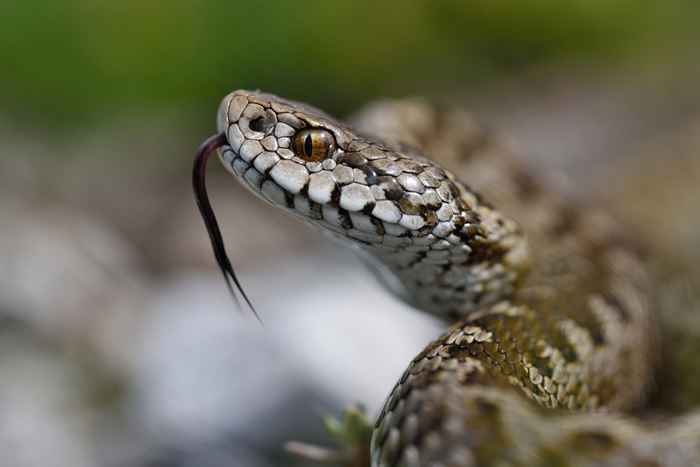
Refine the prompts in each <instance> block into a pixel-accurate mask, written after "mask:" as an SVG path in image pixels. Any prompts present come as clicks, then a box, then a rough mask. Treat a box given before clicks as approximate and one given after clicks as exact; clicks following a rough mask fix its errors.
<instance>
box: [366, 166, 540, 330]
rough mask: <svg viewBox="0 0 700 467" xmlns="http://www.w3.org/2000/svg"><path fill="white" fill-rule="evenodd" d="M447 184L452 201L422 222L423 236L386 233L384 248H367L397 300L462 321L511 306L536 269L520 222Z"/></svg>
mask: <svg viewBox="0 0 700 467" xmlns="http://www.w3.org/2000/svg"><path fill="white" fill-rule="evenodd" d="M446 176H447V178H448V180H449V186H450V188H451V189H450V193H451V195H452V196H451V197H447V199H446V200H444V202H443V203H442V204H441V205H440V207H439V208H438V209H437V210H436V211H435V212H434V213H433V212H428V213H426V214H424V215H423V216H422V217H421V221H422V222H425V224H426V227H425V228H424V229H423V230H414V231H412V232H410V234H406V232H405V231H404V232H397V233H398V235H396V236H389V234H390V232H385V236H384V241H383V243H382V244H374V243H363V244H361V246H362V249H363V250H364V251H365V252H366V253H367V254H368V256H370V258H371V261H370V264H371V265H373V266H374V269H375V271H376V272H377V273H378V276H379V277H380V279H381V280H382V282H383V283H384V285H386V286H388V288H389V289H390V290H392V291H393V292H394V294H395V295H397V296H398V297H399V298H401V299H402V300H403V301H405V302H407V303H408V304H409V305H411V306H413V307H415V308H417V309H420V310H423V311H427V312H429V313H432V314H434V315H437V316H439V317H443V318H456V317H461V316H466V315H468V314H469V313H471V312H473V311H474V310H476V309H478V308H480V307H482V306H486V305H490V304H494V303H497V302H499V301H502V300H504V299H508V298H509V297H510V296H511V295H512V294H513V293H514V291H515V289H516V288H517V285H518V283H519V282H520V281H521V280H522V278H523V277H524V275H525V273H526V271H527V270H528V268H529V254H528V245H527V242H526V240H525V237H524V236H523V235H522V233H521V230H520V227H519V225H518V224H517V223H516V222H515V221H513V220H511V219H509V218H506V217H505V216H503V215H502V214H501V213H499V212H497V211H495V210H494V209H492V208H490V207H489V206H488V205H486V204H485V203H483V202H482V201H481V199H480V198H479V197H478V196H477V195H476V194H475V193H474V192H472V191H471V190H470V189H468V188H467V187H466V185H464V184H462V183H461V182H459V181H457V180H455V179H454V177H453V176H452V175H451V174H449V173H446ZM431 217H434V219H432V218H431ZM387 239H389V240H388V241H387Z"/></svg>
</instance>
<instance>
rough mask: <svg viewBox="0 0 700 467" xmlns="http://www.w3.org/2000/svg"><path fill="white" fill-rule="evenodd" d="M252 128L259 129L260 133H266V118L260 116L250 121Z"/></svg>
mask: <svg viewBox="0 0 700 467" xmlns="http://www.w3.org/2000/svg"><path fill="white" fill-rule="evenodd" d="M250 129H251V130H253V131H258V132H260V133H265V118H264V117H258V118H256V119H254V120H251V121H250Z"/></svg>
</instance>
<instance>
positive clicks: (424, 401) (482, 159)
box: [193, 90, 700, 467]
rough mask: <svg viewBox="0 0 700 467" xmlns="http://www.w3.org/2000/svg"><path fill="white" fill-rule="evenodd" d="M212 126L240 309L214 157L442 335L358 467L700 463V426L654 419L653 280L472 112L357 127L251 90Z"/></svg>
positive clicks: (640, 251) (393, 110)
mask: <svg viewBox="0 0 700 467" xmlns="http://www.w3.org/2000/svg"><path fill="white" fill-rule="evenodd" d="M216 121H217V133H216V134H215V135H214V136H212V137H211V138H210V139H208V140H207V141H206V142H205V143H204V144H203V145H202V146H201V147H200V150H199V152H198V155H197V158H196V159H195V169H194V173H193V183H194V188H195V192H196V194H197V201H198V203H199V207H200V210H201V212H202V215H203V217H204V220H205V223H206V225H207V228H208V231H209V234H210V237H211V241H212V244H213V247H214V252H215V255H216V259H217V262H218V264H219V266H220V267H221V270H222V272H223V273H224V276H225V278H226V280H227V284H228V286H229V289H230V290H231V292H232V294H233V292H234V289H236V290H237V291H238V292H239V293H241V294H242V296H243V298H244V300H245V302H246V304H247V305H248V306H249V307H250V308H251V309H253V306H252V303H251V302H250V300H249V299H248V297H247V296H246V295H245V293H244V292H243V289H242V287H241V285H240V282H239V281H238V278H237V277H236V275H235V273H234V271H233V267H232V266H231V263H230V261H229V259H228V257H227V256H226V253H225V250H224V248H223V239H222V235H221V232H220V230H219V227H218V225H217V223H216V219H215V217H214V215H213V211H212V209H211V206H210V204H209V201H208V198H207V195H206V188H205V187H204V166H205V163H206V160H207V156H208V154H209V153H211V152H213V151H214V150H217V151H218V154H219V158H220V160H221V162H222V163H223V165H224V166H225V168H226V169H227V170H228V171H229V172H230V173H231V174H232V175H233V176H234V177H235V179H236V180H238V181H239V182H240V183H241V184H242V185H243V186H244V187H246V188H247V189H248V190H249V191H250V192H252V193H253V194H254V195H256V196H257V197H258V198H260V199H262V200H264V201H265V202H266V203H268V204H270V205H272V206H274V207H275V208H277V209H280V210H283V211H285V212H287V213H290V214H292V215H293V216H294V217H297V218H299V219H301V220H303V221H304V222H306V223H308V224H311V225H313V226H314V227H316V228H318V229H320V230H321V231H322V232H325V233H326V234H328V235H329V236H331V237H332V238H334V239H336V240H337V241H339V243H340V244H343V245H345V246H348V247H350V248H352V249H354V250H355V251H356V252H357V253H358V254H359V255H360V257H361V258H363V260H364V261H365V262H366V263H367V264H368V266H369V271H371V273H372V274H373V275H374V277H375V278H376V280H377V282H378V283H380V284H382V285H383V286H384V287H385V288H386V289H387V290H388V291H389V292H390V293H392V294H393V295H395V296H396V297H397V298H398V299H399V300H402V301H403V302H405V303H406V304H407V305H408V306H410V307H412V308H415V309H417V310H421V311H423V312H426V313H430V314H432V315H433V316H435V317H437V318H438V319H440V320H442V321H443V322H444V323H445V329H446V330H445V331H444V333H443V334H442V335H441V336H439V337H437V338H436V339H435V340H434V341H433V342H431V343H429V344H428V345H427V346H426V347H425V348H424V349H423V350H422V351H420V353H418V355H417V356H416V357H415V358H414V359H413V360H412V361H411V362H410V363H409V364H408V367H407V368H406V370H405V372H404V373H403V374H402V376H401V377H400V379H399V380H398V382H397V383H396V384H395V386H394V388H393V389H392V390H391V392H390V394H389V395H388V396H387V398H386V402H385V403H384V405H383V408H382V409H381V411H380V413H379V415H378V417H377V419H376V422H375V423H374V424H373V426H372V427H371V430H370V431H371V439H368V440H367V446H364V447H363V448H364V449H359V450H356V451H355V452H356V453H360V454H357V456H358V457H357V458H356V459H354V460H350V461H348V464H347V465H353V466H355V465H357V466H360V465H362V466H367V465H371V466H372V467H399V466H401V467H472V466H499V467H501V466H541V467H568V466H587V467H593V466H611V467H612V466H619V467H627V466H630V467H631V466H643V467H675V466H692V465H700V411H694V410H688V411H687V413H684V414H682V415H678V416H674V417H654V416H644V411H643V409H644V406H645V403H646V402H647V400H648V398H649V395H650V392H652V391H653V388H654V387H655V386H658V385H659V384H663V382H658V381H655V375H656V374H658V367H659V366H660V365H661V361H662V359H661V357H660V354H661V352H660V350H659V347H660V338H659V330H658V329H659V325H658V316H657V313H656V312H655V310H656V301H655V292H654V283H655V279H654V277H653V274H652V273H651V272H650V271H649V268H648V266H647V259H646V256H647V254H648V253H647V251H646V250H645V248H644V245H643V244H642V242H640V241H639V240H638V239H637V238H635V236H634V235H633V234H630V232H629V231H628V230H626V229H625V227H624V226H623V225H621V223H620V222H619V221H617V220H616V218H615V217H614V216H612V215H611V214H609V213H608V212H606V211H605V210H604V209H600V208H599V207H595V206H589V205H586V204H585V203H578V202H574V201H572V200H570V199H568V198H565V197H562V196H558V195H556V194H554V193H552V190H551V189H550V188H549V187H548V186H547V184H546V183H544V182H543V181H542V180H541V179H540V178H538V177H537V176H535V174H533V171H532V170H531V169H530V168H529V167H527V166H526V165H525V164H523V163H522V162H520V161H519V160H517V158H514V157H512V155H510V152H509V148H508V147H507V146H506V145H505V144H504V143H501V142H500V141H498V140H497V139H496V138H493V137H492V136H491V135H490V134H489V132H487V131H484V130H483V129H481V128H480V126H479V125H478V124H477V123H476V122H475V120H474V118H473V117H472V116H471V115H470V114H469V113H467V112H466V111H464V110H462V109H460V108H456V107H446V106H441V105H435V104H430V103H428V102H426V101H423V100H420V99H396V100H381V101H377V102H375V103H372V104H370V105H368V106H367V107H365V108H364V109H363V110H361V111H359V112H358V113H357V114H356V115H355V116H354V117H352V118H351V119H349V120H348V121H347V122H345V121H341V120H339V119H336V118H334V117H332V116H330V115H328V114H327V113H325V112H324V111H322V110H320V109H317V108H315V107H313V106H311V105H309V104H305V103H301V102H296V101H292V100H288V99H285V98H282V97H278V96H275V95H272V94H268V93H264V92H261V91H246V90H237V91H234V92H232V93H230V94H228V95H227V96H226V97H225V98H224V99H223V100H222V102H221V104H220V107H219V110H218V112H217V118H216ZM234 296H235V294H234ZM253 311H254V310H253ZM386 332H392V331H391V329H388V330H387V331H386Z"/></svg>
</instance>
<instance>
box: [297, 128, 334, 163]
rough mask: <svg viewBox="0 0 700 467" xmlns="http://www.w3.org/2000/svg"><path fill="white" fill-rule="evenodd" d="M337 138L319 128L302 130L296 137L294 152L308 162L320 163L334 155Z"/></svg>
mask: <svg viewBox="0 0 700 467" xmlns="http://www.w3.org/2000/svg"><path fill="white" fill-rule="evenodd" d="M333 151H335V138H333V135H332V134H331V132H330V131H327V130H321V129H319V128H311V129H306V130H301V131H300V132H299V133H297V134H296V136H294V152H295V153H296V155H297V156H299V157H301V158H302V159H304V160H305V161H308V162H319V161H322V160H324V159H325V158H327V157H328V156H330V155H332V154H333Z"/></svg>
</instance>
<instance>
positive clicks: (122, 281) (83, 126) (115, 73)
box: [0, 0, 700, 467]
mask: <svg viewBox="0 0 700 467" xmlns="http://www.w3.org/2000/svg"><path fill="white" fill-rule="evenodd" d="M406 5H407V4H406V3H405V2H402V1H399V0H393V1H386V2H369V1H350V0H338V1H334V2H321V1H309V2H286V1H280V2H275V1H270V2H264V3H260V2H257V3H256V2H242V1H235V0H234V1H231V0H229V1H220V0H198V1H185V0H175V1H171V2H167V3H163V2H154V1H143V0H140V1H136V0H124V1H121V2H107V1H102V0H64V1H49V0H27V1H22V2H19V1H4V2H2V4H0V26H1V27H0V63H2V72H1V73H0V465H2V466H3V467H35V466H36V467H117V466H119V467H122V466H124V467H147V466H148V467H150V466H154V467H155V466H157V467H190V466H192V467H194V466H197V467H200V466H202V467H219V466H222V467H223V466H227V467H228V466H243V467H267V466H283V465H301V464H299V463H296V464H294V463H293V462H294V461H292V460H290V459H289V458H288V456H286V455H285V454H284V452H283V451H282V449H281V446H282V443H283V442H284V441H285V440H288V439H299V440H304V441H309V442H318V443H324V442H327V441H328V440H327V439H326V438H325V435H324V434H323V432H322V430H321V423H320V422H319V418H320V417H321V416H323V415H326V414H336V413H338V412H339V411H340V410H341V409H342V407H344V406H345V405H348V404H351V403H354V402H362V403H364V404H366V406H367V408H368V410H369V412H370V413H374V412H376V410H377V409H378V407H379V406H380V405H381V403H382V402H383V397H384V396H385V395H386V394H387V393H388V391H389V389H390V388H391V386H392V385H393V383H394V381H395V380H396V378H397V377H398V376H399V375H400V373H401V372H402V370H403V368H404V366H405V365H406V364H407V362H408V361H409V359H410V358H411V357H412V356H413V355H414V354H415V353H417V352H418V351H419V350H420V349H421V348H422V347H423V345H424V344H425V343H426V342H427V341H428V340H429V339H431V338H432V337H434V336H436V335H437V333H438V332H439V330H440V325H439V324H438V323H436V322H434V321H432V320H431V319H429V318H427V317H424V316H422V315H420V314H418V313H417V312H415V311H412V310H408V309H406V307H405V306H404V305H402V304H400V303H398V302H396V301H395V300H394V299H393V298H391V297H389V296H387V294H386V293H385V292H384V291H383V290H381V289H380V288H379V286H378V285H376V284H375V283H374V281H373V278H372V276H371V275H368V274H367V273H366V272H365V270H364V269H363V267H362V265H361V264H360V262H359V261H358V260H357V259H356V258H355V257H354V256H353V255H351V254H350V253H348V252H345V251H337V250H336V248H335V246H334V245H330V244H329V243H327V241H326V240H325V239H323V238H321V237H320V236H319V234H317V233H316V232H315V231H312V230H310V229H308V228H306V227H305V226H302V225H300V224H299V223H297V222H296V221H293V220H291V219H288V218H286V217H284V216H282V215H280V214H278V213H277V212H274V211H272V210H271V209H269V208H267V207H266V206H263V205H262V204H261V203H260V202H258V201H257V200H254V199H253V198H252V197H251V196H250V195H248V194H247V193H245V192H244V191H243V190H242V189H241V188H240V187H239V186H237V185H236V183H235V181H233V179H232V178H231V177H230V176H228V175H227V174H226V173H225V172H224V171H223V170H222V169H221V168H220V167H219V166H218V165H216V164H212V167H210V171H209V172H210V173H209V180H210V195H211V198H212V203H213V204H214V206H215V209H216V211H217V213H218V215H219V216H220V221H221V224H222V227H223V230H224V235H225V238H226V240H227V243H228V247H229V251H230V255H231V257H232V259H233V261H234V263H235V265H236V267H237V270H238V271H239V274H240V277H241V279H242V281H243V283H244V285H245V286H246V288H247V290H248V293H249V295H250V296H251V297H252V299H253V301H254V302H255V304H256V305H257V309H258V310H259V312H260V313H261V314H262V316H263V319H264V321H265V326H264V327H261V326H260V325H259V324H258V323H257V322H256V321H255V320H254V319H252V317H251V316H249V315H247V314H241V313H238V312H237V311H236V309H235V307H234V306H233V304H232V303H231V301H230V298H229V297H228V296H227V293H226V289H225V287H224V284H223V281H222V279H221V277H220V275H219V272H218V271H217V269H216V267H215V264H214V260H213V257H212V254H211V251H210V247H209V243H208V238H207V235H206V233H205V230H204V227H203V225H202V223H201V221H200V219H199V216H198V214H197V212H196V208H195V205H194V202H193V197H192V193H191V188H190V169H191V160H192V156H193V153H194V150H195V148H196V147H197V145H198V143H199V142H200V141H201V140H202V139H203V138H204V137H206V136H208V134H210V133H211V132H212V131H213V128H214V113H215V111H216V107H217V105H218V101H219V99H220V98H221V97H222V96H223V95H225V94H226V93H227V92H229V91H230V90H232V89H235V88H262V89H265V90H268V91H271V92H274V93H278V94H281V95H285V96H289V97H293V98H296V99H301V100H307V101H309V102H311V103H313V104H315V105H317V106H319V107H322V108H324V109H326V110H328V111H329V112H331V113H335V114H339V115H346V114H347V113H348V112H350V111H351V110H353V109H355V108H357V107H358V106H359V105H361V104H362V103H363V102H367V101H369V100H371V99H373V98H377V97H386V96H389V97H394V96H395V97H398V96H405V95H421V96H427V97H429V98H432V99H436V100H438V101H442V102H449V103H452V104H461V105H464V106H465V107H466V108H467V109H469V110H471V111H474V112H475V113H476V114H477V115H479V116H480V118H481V120H482V121H483V122H484V123H485V124H486V125H488V126H489V127H490V128H492V129H493V130H494V131H496V132H498V133H500V134H503V135H504V137H506V138H507V139H509V140H510V141H511V142H512V143H513V145H514V146H515V147H516V148H517V149H518V151H519V153H520V154H521V155H522V156H523V157H524V158H526V159H529V160H530V161H531V163H533V164H537V165H538V166H540V167H542V168H543V172H546V173H547V174H548V176H550V178H551V181H552V183H553V184H554V185H555V186H557V187H558V188H559V189H561V191H562V192H563V193H564V194H565V195H567V196H572V197H580V198H584V199H592V200H596V201H597V202H605V203H607V204H609V205H610V206H611V208H612V209H614V210H615V212H617V213H618V215H619V216H620V218H623V219H625V220H626V221H627V222H629V223H630V225H632V226H634V228H635V229H637V231H638V232H639V235H640V236H643V237H645V238H648V239H650V241H651V242H653V243H655V244H656V245H657V246H658V247H659V251H661V253H660V254H659V256H660V257H661V258H663V259H664V261H666V263H667V266H666V271H670V274H676V273H677V274H690V275H692V274H693V273H692V272H687V270H685V269H683V267H681V266H678V267H677V269H675V270H674V268H675V267H676V266H674V265H676V264H685V265H688V268H689V270H690V271H692V270H693V269H692V268H693V264H698V262H697V260H698V259H700V241H699V240H698V239H700V222H698V219H697V216H698V206H700V90H699V89H698V83H699V82H700V81H699V80H698V78H699V77H700V65H698V61H697V43H698V42H697V41H698V39H700V30H698V28H697V24H698V20H700V11H698V10H700V9H699V8H698V5H697V2H694V1H691V0H670V1H667V2H638V1H632V0H621V1H616V2H613V1H607V0H586V1H572V2H562V1H561V0H542V1H538V2H521V1H517V0H506V1H500V2H493V1H490V0H472V1H466V2H462V1H456V0H438V1H419V2H414V3H411V4H410V5H411V6H410V7H407V6H406ZM260 213H264V215H261V214H260ZM696 270H697V269H696ZM689 293H693V291H691V292H689ZM695 324H697V322H696V323H695ZM684 325H685V324H684ZM387 329H391V332H390V333H388V335H389V337H388V338H386V335H387V334H386V330H387Z"/></svg>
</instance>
